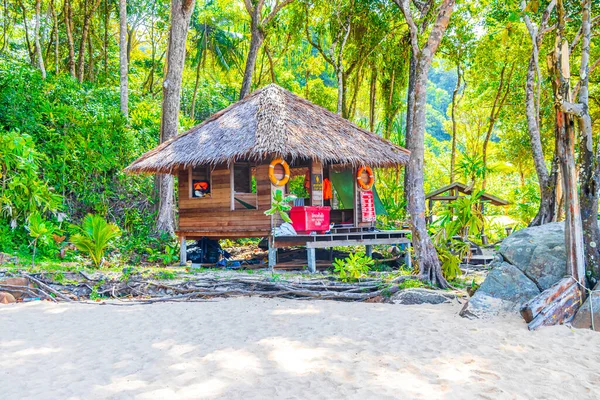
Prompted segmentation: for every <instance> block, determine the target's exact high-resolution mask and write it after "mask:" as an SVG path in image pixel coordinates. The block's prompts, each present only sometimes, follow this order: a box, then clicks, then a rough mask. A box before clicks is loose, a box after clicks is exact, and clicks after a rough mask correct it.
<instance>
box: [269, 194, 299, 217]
mask: <svg viewBox="0 0 600 400" xmlns="http://www.w3.org/2000/svg"><path fill="white" fill-rule="evenodd" d="M294 200H296V196H285V197H284V196H283V192H282V191H281V190H276V191H275V192H273V200H272V202H271V204H272V205H271V208H269V209H268V210H267V211H265V215H274V214H279V216H280V217H281V219H282V220H284V221H285V222H289V223H291V222H292V220H291V219H290V216H289V215H288V211H290V210H291V209H292V206H291V205H290V203H291V202H292V201H294Z"/></svg>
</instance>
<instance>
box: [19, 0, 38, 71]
mask: <svg viewBox="0 0 600 400" xmlns="http://www.w3.org/2000/svg"><path fill="white" fill-rule="evenodd" d="M19 5H20V6H21V12H22V14H23V28H24V30H25V43H27V54H29V62H30V63H31V65H35V49H32V48H31V42H30V41H29V28H28V27H27V11H26V10H25V5H24V4H23V2H22V1H19Z"/></svg>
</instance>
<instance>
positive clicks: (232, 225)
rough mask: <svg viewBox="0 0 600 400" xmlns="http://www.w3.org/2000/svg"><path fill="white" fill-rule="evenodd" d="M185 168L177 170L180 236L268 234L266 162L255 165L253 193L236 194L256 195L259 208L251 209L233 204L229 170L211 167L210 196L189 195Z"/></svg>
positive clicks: (268, 198) (246, 199)
mask: <svg viewBox="0 0 600 400" xmlns="http://www.w3.org/2000/svg"><path fill="white" fill-rule="evenodd" d="M188 174H189V172H188V170H180V171H179V174H178V177H179V187H178V192H179V230H178V231H177V233H178V235H179V236H186V237H187V238H190V239H194V238H200V237H202V236H207V237H221V238H243V237H261V236H267V235H268V234H269V233H270V231H271V218H270V217H269V216H267V215H265V214H264V211H265V210H268V209H269V208H270V207H271V181H270V180H269V165H268V164H261V165H259V166H257V169H256V189H257V193H256V194H255V195H253V194H251V193H243V194H238V195H236V197H237V198H240V199H242V200H243V201H245V202H247V203H251V204H254V202H252V201H251V199H252V198H253V197H254V196H256V204H258V209H256V210H251V209H247V208H246V207H244V206H243V205H242V204H241V203H239V202H237V201H235V202H234V203H233V204H234V207H235V210H231V207H232V201H231V199H232V193H231V184H230V182H231V181H230V178H231V177H230V170H229V168H228V167H227V166H226V165H219V166H217V167H215V168H214V169H212V171H211V197H205V198H191V197H190V193H191V192H190V179H189V175H188Z"/></svg>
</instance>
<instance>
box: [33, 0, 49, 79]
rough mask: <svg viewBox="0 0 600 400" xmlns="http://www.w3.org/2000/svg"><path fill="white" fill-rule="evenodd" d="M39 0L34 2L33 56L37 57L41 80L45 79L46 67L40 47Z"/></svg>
mask: <svg viewBox="0 0 600 400" xmlns="http://www.w3.org/2000/svg"><path fill="white" fill-rule="evenodd" d="M41 3H42V1H41V0H36V1H35V29H34V31H33V34H34V36H35V38H34V39H35V54H36V56H37V62H38V67H39V69H40V71H42V79H46V67H45V66H44V57H43V56H42V45H41V44H40V7H41Z"/></svg>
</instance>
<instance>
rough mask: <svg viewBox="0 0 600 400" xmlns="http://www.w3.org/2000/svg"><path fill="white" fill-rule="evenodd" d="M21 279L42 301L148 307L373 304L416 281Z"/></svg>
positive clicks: (210, 277) (202, 277) (201, 277)
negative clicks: (280, 301) (266, 301)
mask: <svg viewBox="0 0 600 400" xmlns="http://www.w3.org/2000/svg"><path fill="white" fill-rule="evenodd" d="M21 276H23V277H27V278H28V279H30V280H31V281H32V282H35V283H36V284H37V285H38V286H39V288H34V289H32V288H28V289H29V290H30V291H31V292H29V293H30V294H33V293H34V292H33V291H35V294H36V297H41V296H40V294H41V295H43V296H44V297H46V298H51V299H52V300H54V301H57V300H64V301H73V300H72V299H79V300H83V299H88V298H90V295H91V294H92V293H95V294H96V295H97V296H100V297H103V298H114V299H125V298H127V299H135V300H136V301H137V302H142V303H155V302H164V301H188V300H194V299H210V298H215V297H232V296H261V297H279V298H295V299H328V300H339V301H367V300H370V299H375V298H377V300H381V299H382V298H385V297H389V296H390V295H392V294H394V293H396V292H397V291H398V290H399V287H398V283H399V282H402V281H404V280H406V279H410V277H406V278H405V277H400V278H396V279H394V280H391V281H384V280H380V279H364V280H361V281H359V282H353V283H346V282H341V281H339V280H335V279H333V278H322V279H306V278H297V279H293V280H291V279H290V280H284V279H274V278H273V277H271V276H235V275H234V276H230V277H217V276H214V275H211V274H205V275H196V276H192V277H189V278H187V277H186V280H171V281H162V280H149V279H144V278H143V277H142V276H141V275H135V276H129V277H128V278H127V279H123V277H118V278H109V277H102V279H97V277H94V278H92V277H91V276H88V275H85V274H78V275H75V276H76V277H77V278H78V279H72V280H69V283H62V282H56V281H54V280H53V279H52V276H53V275H52V274H47V275H43V274H39V275H37V277H33V276H31V275H27V274H22V275H21ZM15 289H16V288H15ZM19 289H21V287H19ZM49 293H52V294H53V295H54V296H51V295H50V294H49ZM371 301H372V300H371Z"/></svg>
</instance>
